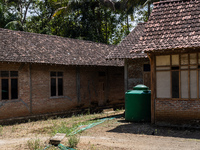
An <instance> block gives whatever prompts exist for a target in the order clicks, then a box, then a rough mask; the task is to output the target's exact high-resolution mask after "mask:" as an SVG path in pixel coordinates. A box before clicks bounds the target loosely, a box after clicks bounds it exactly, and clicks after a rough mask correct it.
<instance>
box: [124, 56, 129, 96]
mask: <svg viewBox="0 0 200 150" xmlns="http://www.w3.org/2000/svg"><path fill="white" fill-rule="evenodd" d="M124 90H125V92H126V91H127V90H128V62H127V59H124Z"/></svg>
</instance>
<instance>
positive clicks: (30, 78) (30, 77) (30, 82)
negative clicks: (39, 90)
mask: <svg viewBox="0 0 200 150" xmlns="http://www.w3.org/2000/svg"><path fill="white" fill-rule="evenodd" d="M31 70H32V65H31V64H29V84H30V85H29V86H30V113H31V114H32V76H31Z"/></svg>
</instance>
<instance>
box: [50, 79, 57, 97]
mask: <svg viewBox="0 0 200 150" xmlns="http://www.w3.org/2000/svg"><path fill="white" fill-rule="evenodd" d="M51 96H56V78H51Z"/></svg>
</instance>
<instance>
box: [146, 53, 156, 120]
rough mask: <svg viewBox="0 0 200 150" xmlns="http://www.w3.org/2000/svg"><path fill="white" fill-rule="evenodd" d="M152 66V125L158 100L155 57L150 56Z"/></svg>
mask: <svg viewBox="0 0 200 150" xmlns="http://www.w3.org/2000/svg"><path fill="white" fill-rule="evenodd" d="M148 57H149V59H150V64H151V123H152V124H154V123H155V98H156V72H155V56H154V55H152V54H151V55H148Z"/></svg>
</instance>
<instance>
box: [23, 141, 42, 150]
mask: <svg viewBox="0 0 200 150" xmlns="http://www.w3.org/2000/svg"><path fill="white" fill-rule="evenodd" d="M27 146H28V148H29V150H40V149H43V148H44V147H43V146H42V144H41V141H40V139H30V140H28V141H27Z"/></svg>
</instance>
